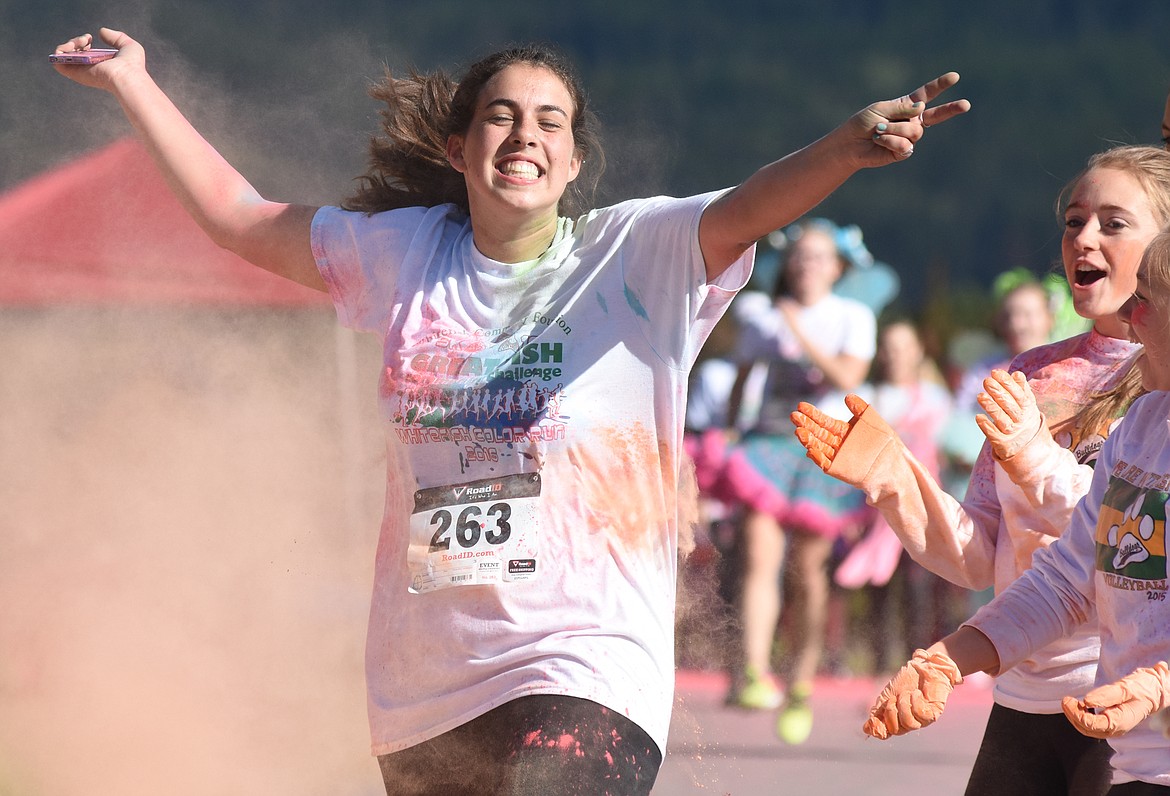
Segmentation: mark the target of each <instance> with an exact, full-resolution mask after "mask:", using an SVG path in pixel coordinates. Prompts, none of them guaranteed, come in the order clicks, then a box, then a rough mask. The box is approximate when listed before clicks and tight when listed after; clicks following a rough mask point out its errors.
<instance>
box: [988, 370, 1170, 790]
mask: <svg viewBox="0 0 1170 796" xmlns="http://www.w3.org/2000/svg"><path fill="white" fill-rule="evenodd" d="M1168 493H1170V393H1166V392H1155V393H1150V394H1149V395H1146V396H1143V397H1141V398H1139V399H1138V400H1136V401H1134V403H1133V406H1131V407H1130V409H1129V412H1127V413H1126V415H1125V419H1124V420H1123V421H1122V422H1121V423H1120V424H1119V425H1118V426H1117V428H1116V429H1115V430H1114V431H1113V432H1112V433H1111V434H1110V435H1109V438H1108V439H1107V440H1105V443H1104V446H1103V447H1102V449H1101V453H1100V457H1099V458H1098V460H1097V464H1096V467H1095V468H1094V471H1093V478H1092V486H1091V487H1090V489H1089V493H1088V494H1087V495H1086V496H1085V497H1084V498H1083V499H1082V500H1081V501H1080V503H1078V504H1077V507H1076V509H1075V511H1074V512H1073V515H1072V522H1071V525H1070V526H1069V528H1068V530H1067V531H1066V532H1065V533H1064V535H1063V536H1061V537H1060V538H1059V539H1057V540H1056V541H1055V542H1053V543H1052V544H1051V545H1050V546H1048V547H1045V548H1041V549H1040V550H1039V551H1037V553H1036V554H1035V556H1034V557H1033V559H1032V567H1031V569H1029V570H1027V571H1025V572H1024V573H1022V574H1021V575H1020V577H1019V579H1018V580H1016V581H1015V582H1014V583H1013V584H1012V585H1011V586H1009V587H1008V588H1007V589H1006V590H1004V591H1003V592H1002V593H1001V594H999V595H998V596H997V597H996V598H995V599H994V600H993V601H992V602H991V603H989V604H988V605H985V606H984V607H983V608H982V609H980V611H979V613H977V614H976V615H975V616H974V618H972V620H971V621H970V622H969V623H968V624H970V625H972V626H974V627H976V628H978V629H979V630H981V631H982V632H983V633H984V635H986V636H987V637H988V638H989V639H991V641H992V643H993V644H994V645H995V648H996V650H997V652H998V653H999V658H1000V663H1001V666H1002V667H1003V668H1007V667H1011V666H1015V665H1017V664H1019V663H1020V662H1022V661H1024V660H1025V659H1026V658H1027V657H1028V656H1029V655H1031V654H1032V653H1033V651H1034V650H1037V649H1040V648H1042V647H1045V646H1046V645H1049V644H1050V643H1051V642H1052V641H1053V640H1056V639H1060V638H1063V637H1067V636H1068V635H1070V634H1072V633H1074V632H1076V631H1077V630H1078V629H1079V626H1080V625H1081V623H1082V622H1084V621H1086V620H1090V621H1091V620H1092V618H1093V615H1094V610H1095V611H1096V616H1097V620H1098V629H1099V631H1100V635H1101V653H1100V661H1099V663H1098V666H1097V675H1096V684H1097V685H1101V684H1104V683H1112V682H1114V681H1116V680H1118V679H1119V678H1121V677H1124V676H1125V675H1127V674H1129V673H1130V672H1132V671H1134V670H1135V669H1137V668H1139V667H1144V666H1153V665H1154V664H1155V663H1157V662H1158V661H1165V660H1170V598H1168V597H1167V577H1168V575H1170V573H1168V572H1167V566H1166V562H1167V555H1166V504H1167V499H1168V497H1170V494H1168ZM1109 743H1110V745H1111V746H1112V747H1113V748H1114V749H1115V750H1116V753H1115V754H1114V755H1113V761H1112V763H1113V768H1114V782H1126V781H1129V780H1132V779H1139V780H1142V781H1145V782H1153V783H1157V784H1159V785H1167V786H1170V743H1168V742H1167V740H1166V739H1165V738H1164V737H1162V734H1161V733H1160V732H1158V731H1156V730H1154V729H1151V728H1150V726H1149V723H1148V722H1142V723H1141V724H1139V725H1138V726H1137V727H1135V728H1134V729H1133V730H1131V731H1130V732H1128V733H1126V734H1125V735H1123V736H1121V737H1118V738H1113V739H1110V741H1109Z"/></svg>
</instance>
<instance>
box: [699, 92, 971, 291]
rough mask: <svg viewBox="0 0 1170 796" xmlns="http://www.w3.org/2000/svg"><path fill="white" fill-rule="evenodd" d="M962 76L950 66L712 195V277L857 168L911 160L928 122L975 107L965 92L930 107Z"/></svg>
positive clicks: (708, 249) (708, 251) (706, 223)
mask: <svg viewBox="0 0 1170 796" xmlns="http://www.w3.org/2000/svg"><path fill="white" fill-rule="evenodd" d="M957 82H959V76H958V74H956V73H955V72H947V73H946V74H945V75H942V76H941V77H938V78H935V79H934V80H932V81H930V82H929V83H925V84H924V85H922V86H920V87H919V88H917V89H915V90H914V91H913V92H911V93H910V94H908V95H907V96H904V97H901V98H900V99H896V100H887V101H884V102H875V103H873V104H872V105H870V106H869V107H867V108H865V109H864V110H862V111H859V112H858V113H856V114H854V115H853V116H852V117H850V118H849V120H848V121H846V122H845V123H844V124H842V125H841V126H840V127H838V128H837V129H835V130H833V131H832V132H831V133H829V134H828V135H826V136H824V137H823V138H821V139H819V140H817V141H815V142H813V143H812V144H809V145H808V146H806V147H804V148H803V149H800V150H798V151H796V152H794V153H792V154H791V155H788V156H787V157H784V158H781V159H780V160H777V161H775V162H774V163H771V164H769V165H767V166H764V167H763V168H761V169H760V170H759V171H757V172H756V173H755V174H753V175H752V176H751V177H749V178H748V179H747V180H746V181H744V182H743V183H742V184H741V185H739V186H738V187H737V188H735V189H733V190H731V191H729V192H728V193H726V194H724V195H723V196H721V197H720V198H719V199H718V200H716V201H715V202H712V203H711V205H710V206H709V207H708V208H707V210H706V212H704V213H703V219H702V221H701V222H700V224H699V245H700V247H701V248H702V250H703V256H704V258H706V263H707V277H708V279H714V278H715V277H717V276H719V274H721V273H723V271H724V270H725V269H726V268H727V267H728V266H729V265H731V263H733V262H735V261H736V260H737V259H738V258H739V257H740V255H742V254H743V253H744V252H745V251H747V249H748V247H750V246H751V245H752V244H753V243H755V242H756V241H757V240H759V239H760V238H762V237H763V236H764V235H767V234H768V233H769V232H772V231H773V230H775V229H779V228H780V227H782V226H784V225H785V224H788V223H790V222H792V221H794V220H796V219H797V218H799V217H800V216H802V215H804V214H805V213H807V212H808V211H809V210H811V209H812V208H813V207H815V206H816V205H817V204H818V203H819V202H820V201H821V200H822V199H824V198H825V197H826V196H828V195H829V194H830V193H832V192H833V191H835V190H836V189H837V188H838V187H839V186H840V185H841V184H842V183H844V182H845V181H846V180H847V179H849V177H851V176H852V175H853V174H854V173H855V172H857V171H859V170H861V169H864V168H873V167H875V166H884V165H886V164H888V163H894V162H896V161H899V160H905V159H906V158H908V157H910V155H912V154H913V153H914V144H915V143H916V142H918V141H919V140H920V139H921V138H922V134H923V131H924V130H925V128H927V127H930V126H933V125H936V124H941V123H942V122H945V121H946V120H947V119H950V118H951V117H953V116H957V115H959V114H961V113H966V112H967V111H968V110H970V108H971V103H969V102H968V101H967V100H956V101H953V102H947V103H944V104H942V105H939V106H937V107H934V108H928V107H926V106H927V103H929V102H930V101H932V100H933V99H934V98H935V97H937V96H938V95H939V94H941V93H942V92H944V91H946V90H947V89H948V88H950V87H951V86H953V85H955V83H957Z"/></svg>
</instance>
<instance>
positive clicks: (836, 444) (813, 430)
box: [788, 393, 869, 472]
mask: <svg viewBox="0 0 1170 796" xmlns="http://www.w3.org/2000/svg"><path fill="white" fill-rule="evenodd" d="M845 406H846V407H848V408H849V411H850V412H851V413H852V414H853V419H852V420H850V421H848V422H846V421H844V420H838V419H837V418H835V417H830V416H829V415H826V414H825V413H824V412H822V411H821V410H820V409H817V408H816V407H815V406H813V405H812V404H810V403H808V402H806V401H801V402H800V403H799V404H797V406H796V411H795V412H793V413H792V414H790V415H789V416H788V417H789V419H790V420H791V421H792V423H793V425H795V426H796V438H797V439H798V440H800V444H801V445H803V446H804V447H805V451H806V455H807V456H808V458H810V459H812V460H813V461H814V462H816V464H817V466H818V467H820V468H821V469H822V470H824V471H825V472H828V471H829V468H830V467H832V465H833V459H834V458H836V456H837V453H838V452H839V451H840V450H841V445H843V444H844V442H845V437H847V436H848V435H849V431H850V429H852V428H853V425H854V424H855V423H856V422H857V418H858V417H860V416H861V413H862V412H864V411H865V410H866V409H868V408H869V404H867V403H866V402H865V400H864V399H863V398H862V397H861V396H859V395H854V394H853V393H850V394H849V395H846V396H845Z"/></svg>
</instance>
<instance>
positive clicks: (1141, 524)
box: [1108, 493, 1155, 571]
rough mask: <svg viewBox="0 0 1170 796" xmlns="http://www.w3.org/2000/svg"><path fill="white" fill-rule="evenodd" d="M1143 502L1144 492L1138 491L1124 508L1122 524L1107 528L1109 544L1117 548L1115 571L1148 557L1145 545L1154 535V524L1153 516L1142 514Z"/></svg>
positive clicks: (1148, 553)
mask: <svg viewBox="0 0 1170 796" xmlns="http://www.w3.org/2000/svg"><path fill="white" fill-rule="evenodd" d="M1144 502H1145V494H1144V493H1138V496H1137V498H1136V499H1135V500H1134V501H1133V503H1131V504H1130V506H1129V507H1128V508H1127V509H1126V510H1125V513H1124V515H1123V520H1122V524H1121V525H1113V526H1111V527H1110V528H1109V537H1108V538H1109V546H1110V547H1113V548H1115V549H1116V550H1117V554H1116V555H1114V556H1113V569H1114V570H1116V571H1121V570H1122V569H1124V568H1125V567H1127V566H1129V565H1130V564H1140V563H1141V562H1143V561H1146V560H1148V559H1149V558H1150V551H1149V548H1148V547H1147V546H1146V545H1147V543H1148V542H1149V541H1150V539H1151V538H1152V537H1153V535H1154V527H1155V526H1154V518H1153V517H1151V516H1150V515H1149V514H1142V504H1143V503H1144ZM1123 526H1124V528H1125V531H1124V533H1123V532H1122V527H1123ZM1135 526H1136V527H1135ZM1118 537H1120V538H1118Z"/></svg>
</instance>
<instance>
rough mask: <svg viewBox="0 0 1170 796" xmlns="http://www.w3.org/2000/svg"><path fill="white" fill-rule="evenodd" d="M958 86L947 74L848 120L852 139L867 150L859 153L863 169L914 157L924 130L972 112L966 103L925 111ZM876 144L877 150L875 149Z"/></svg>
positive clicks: (953, 75) (956, 79)
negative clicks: (944, 93) (943, 94)
mask: <svg viewBox="0 0 1170 796" xmlns="http://www.w3.org/2000/svg"><path fill="white" fill-rule="evenodd" d="M958 82H959V75H958V73H957V72H947V73H946V74H944V75H940V76H938V77H936V78H935V79H934V80H931V81H930V82H928V83H923V84H922V85H921V86H919V87H918V88H916V89H914V90H913V91H911V92H910V93H909V94H907V95H906V96H904V97H899V98H898V99H894V100H885V101H883V102H875V103H873V104H872V105H870V106H869V107H867V108H865V109H864V110H862V111H859V112H858V113H856V114H855V115H854V116H853V118H852V119H851V120H850V124H851V126H852V130H853V133H854V135H856V136H857V137H858V140H859V141H864V140H865V139H869V140H868V141H865V143H866V144H868V146H865V147H863V148H862V149H861V150H860V158H861V160H862V164H863V165H864V166H881V165H885V164H886V163H892V162H894V161H897V160H904V159H906V158H908V157H910V156H911V155H913V154H914V145H915V144H916V143H917V142H918V141H920V140H921V139H922V136H923V133H924V132H925V130H926V128H927V127H933V126H935V125H938V124H942V123H943V122H945V121H947V120H948V119H952V118H954V117H955V116H958V115H960V114H963V113H966V112H967V111H969V110H971V103H970V102H968V101H967V100H965V99H961V100H953V101H951V102H945V103H943V104H941V105H937V106H935V107H933V108H931V107H927V106H928V105H929V104H930V102H931V101H933V100H934V99H935V98H936V97H937V96H938V95H940V94H942V93H943V92H944V91H946V90H947V89H949V88H951V87H952V86H954V85H955V84H956V83H958ZM874 144H876V146H874Z"/></svg>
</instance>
